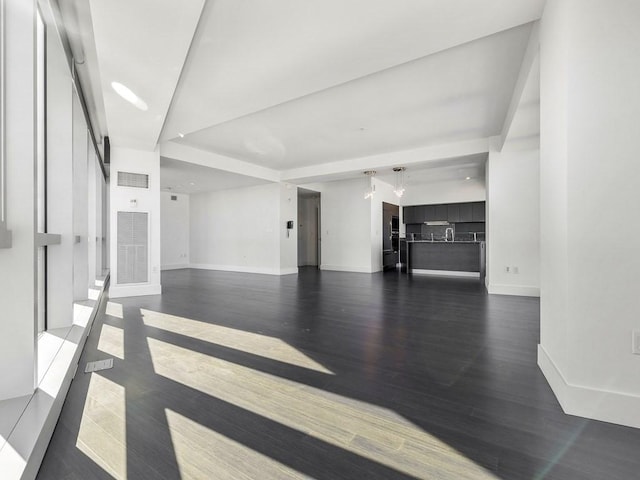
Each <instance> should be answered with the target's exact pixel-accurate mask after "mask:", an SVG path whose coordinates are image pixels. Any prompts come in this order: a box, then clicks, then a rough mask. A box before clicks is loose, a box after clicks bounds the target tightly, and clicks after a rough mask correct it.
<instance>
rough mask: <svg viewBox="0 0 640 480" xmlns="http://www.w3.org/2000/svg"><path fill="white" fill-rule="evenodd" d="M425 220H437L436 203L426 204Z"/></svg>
mask: <svg viewBox="0 0 640 480" xmlns="http://www.w3.org/2000/svg"><path fill="white" fill-rule="evenodd" d="M423 215H424V220H423V221H424V222H431V221H433V220H436V206H435V205H425V206H424V214H423Z"/></svg>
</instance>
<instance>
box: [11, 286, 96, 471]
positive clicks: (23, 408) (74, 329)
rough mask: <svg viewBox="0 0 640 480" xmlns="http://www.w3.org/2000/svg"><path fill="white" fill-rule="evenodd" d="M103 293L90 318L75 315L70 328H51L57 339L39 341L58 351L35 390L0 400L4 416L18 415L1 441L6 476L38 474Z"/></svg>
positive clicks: (88, 315)
mask: <svg viewBox="0 0 640 480" xmlns="http://www.w3.org/2000/svg"><path fill="white" fill-rule="evenodd" d="M103 293H104V289H103V290H102V292H101V294H100V300H99V301H98V302H95V303H94V304H93V306H92V307H89V312H87V318H86V321H80V322H77V321H76V320H78V319H74V323H73V326H71V327H70V328H62V329H56V330H55V332H56V333H55V334H54V333H53V331H51V335H56V338H54V339H53V340H54V342H49V340H51V338H45V337H43V338H42V339H43V345H40V342H39V345H38V348H40V347H41V346H42V348H49V349H52V350H54V351H52V352H50V356H51V357H52V360H51V363H50V364H49V365H48V366H47V367H46V373H45V374H44V375H43V376H42V379H41V380H40V381H39V383H38V388H37V389H36V390H35V392H33V394H32V395H29V396H26V397H21V398H18V399H13V400H5V401H2V402H0V411H1V412H2V416H3V419H4V420H5V421H6V420H7V417H5V414H11V415H14V416H15V419H16V420H15V422H16V423H15V425H14V426H13V428H12V429H11V433H10V434H8V436H7V438H6V439H4V438H3V440H6V441H4V442H3V443H1V444H0V471H1V472H2V478H6V479H21V480H25V479H33V478H35V477H36V475H37V474H38V470H39V469H40V464H41V463H42V459H43V458H44V454H45V452H46V451H47V447H48V445H49V441H50V440H51V436H52V435H53V431H54V429H55V427H56V423H57V422H58V418H59V417H60V412H61V411H62V406H63V404H64V401H65V399H66V396H67V392H68V391H69V387H70V385H71V381H72V380H73V377H74V375H75V373H76V370H77V367H78V362H79V360H80V356H81V355H82V350H83V348H84V345H85V343H86V340H87V336H88V335H89V332H90V330H91V326H92V325H93V321H94V320H95V317H96V315H97V312H98V309H99V308H100V305H101V301H102V294H103ZM92 303H93V302H92ZM62 334H64V337H62ZM45 335H46V334H45ZM57 336H59V337H57ZM60 337H62V338H60ZM58 339H59V341H58ZM47 343H48V345H46V344H47ZM39 368H40V367H39ZM42 368H44V365H42Z"/></svg>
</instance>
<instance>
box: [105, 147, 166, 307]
mask: <svg viewBox="0 0 640 480" xmlns="http://www.w3.org/2000/svg"><path fill="white" fill-rule="evenodd" d="M118 171H124V172H131V173H142V174H146V175H149V188H148V189H143V188H134V187H119V186H118V181H117V178H118ZM111 176H112V181H111V182H110V186H109V190H110V207H109V210H110V216H109V217H110V222H111V227H110V236H111V242H110V250H111V254H110V262H111V286H110V288H109V296H110V297H111V298H117V297H129V296H136V295H159V294H160V293H161V291H162V288H161V286H160V154H159V152H158V150H157V149H156V151H153V152H149V151H144V150H134V149H130V148H123V147H115V146H114V147H112V148H111ZM131 200H136V202H137V205H136V206H135V207H134V206H132V205H131ZM119 211H123V212H132V211H135V212H147V213H148V214H149V277H148V278H149V281H148V282H146V283H141V284H118V228H117V226H118V212H119Z"/></svg>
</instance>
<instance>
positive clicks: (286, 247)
mask: <svg viewBox="0 0 640 480" xmlns="http://www.w3.org/2000/svg"><path fill="white" fill-rule="evenodd" d="M278 190H279V207H280V208H279V214H280V218H279V222H278V227H277V228H278V231H279V232H280V274H289V273H298V188H297V187H296V186H294V185H291V184H289V183H280V184H278ZM290 220H291V221H293V228H292V229H291V230H288V229H287V221H290Z"/></svg>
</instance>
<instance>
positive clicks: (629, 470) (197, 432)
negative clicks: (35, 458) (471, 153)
mask: <svg viewBox="0 0 640 480" xmlns="http://www.w3.org/2000/svg"><path fill="white" fill-rule="evenodd" d="M162 284H163V292H164V293H163V295H162V296H149V297H139V298H132V299H118V300H114V301H113V302H112V304H110V305H109V307H108V309H107V313H108V314H107V315H104V316H103V317H101V318H99V319H98V320H97V323H96V325H95V326H94V328H93V331H92V332H91V335H90V338H89V340H88V342H87V346H86V348H85V352H84V354H83V358H82V360H81V365H80V366H81V368H82V367H83V366H84V362H86V361H91V360H96V359H102V358H107V357H111V356H114V357H115V364H114V368H113V369H111V370H105V371H102V372H98V373H93V374H83V373H81V369H79V371H78V374H77V375H76V378H75V380H74V382H73V383H72V386H71V390H70V393H69V396H68V397H67V401H66V403H65V406H64V409H63V412H62V415H61V417H60V420H59V422H58V426H57V428H56V431H55V433H54V436H53V439H52V441H51V443H50V445H49V449H48V451H47V454H46V456H45V459H44V462H43V464H42V467H41V470H40V473H39V476H38V478H40V479H93V478H111V477H117V478H125V477H126V478H130V479H145V478H150V479H159V478H170V479H173V478H211V479H217V478H260V479H262V478H318V479H351V478H353V479H372V478H383V479H391V478H416V477H417V478H455V479H458V478H471V479H473V478H500V479H562V480H570V479H581V480H584V479H608V480H612V479H625V480H628V479H632V478H640V474H639V473H638V472H639V471H640V460H638V458H639V453H638V452H640V430H636V429H631V428H625V427H621V426H616V425H611V424H606V423H602V422H596V421H587V420H584V419H581V418H577V417H571V416H567V415H564V414H563V413H562V411H561V409H560V406H559V405H558V403H557V401H556V400H555V397H554V396H553V393H552V392H551V390H550V388H549V387H548V385H547V383H546V381H545V379H544V378H543V376H542V374H541V373H540V371H539V369H538V368H537V366H536V345H537V343H538V341H539V302H538V300H537V299H533V298H525V297H509V296H497V295H496V296H493V295H492V296H490V295H487V293H486V291H485V289H484V288H483V287H482V286H481V284H480V283H479V282H478V281H477V280H468V279H436V278H430V277H421V276H413V277H410V276H406V275H401V274H398V273H396V272H387V273H384V274H382V273H380V274H374V275H366V274H349V273H337V272H319V271H317V270H315V269H309V268H306V269H301V271H300V274H299V275H298V276H284V277H273V276H265V275H250V274H239V273H225V272H210V271H200V270H176V271H171V272H164V273H163V276H162Z"/></svg>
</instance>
